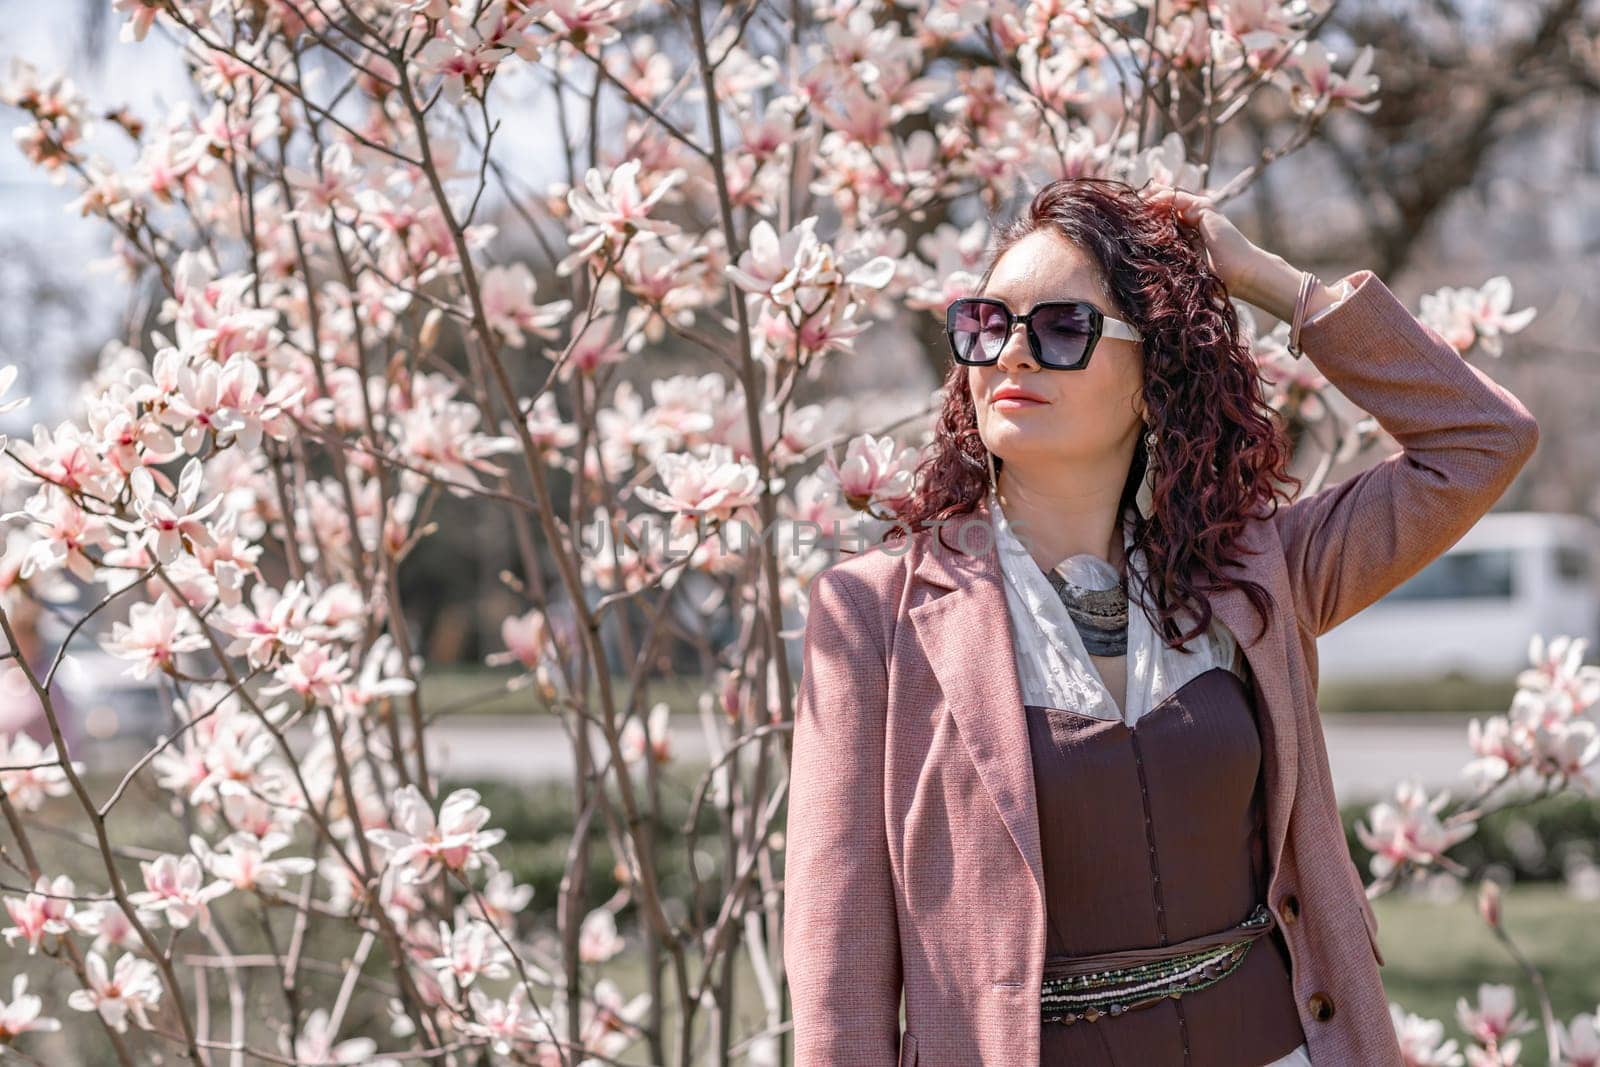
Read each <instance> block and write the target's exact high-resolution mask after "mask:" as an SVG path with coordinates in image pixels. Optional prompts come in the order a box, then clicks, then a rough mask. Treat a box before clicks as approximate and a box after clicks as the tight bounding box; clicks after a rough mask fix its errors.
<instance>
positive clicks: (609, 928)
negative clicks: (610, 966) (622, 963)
mask: <svg viewBox="0 0 1600 1067" xmlns="http://www.w3.org/2000/svg"><path fill="white" fill-rule="evenodd" d="M626 947H627V943H626V942H625V941H623V939H622V937H621V935H620V934H618V933H617V916H616V914H615V913H614V912H613V911H612V910H611V909H610V908H596V909H594V910H593V911H591V912H590V913H589V914H588V915H585V916H584V917H583V924H582V925H581V926H580V927H579V928H578V958H579V959H580V960H582V961H583V962H585V963H604V962H605V961H606V960H609V959H611V958H612V957H613V956H615V955H616V954H617V953H619V952H621V951H622V950H623V949H624V948H626Z"/></svg>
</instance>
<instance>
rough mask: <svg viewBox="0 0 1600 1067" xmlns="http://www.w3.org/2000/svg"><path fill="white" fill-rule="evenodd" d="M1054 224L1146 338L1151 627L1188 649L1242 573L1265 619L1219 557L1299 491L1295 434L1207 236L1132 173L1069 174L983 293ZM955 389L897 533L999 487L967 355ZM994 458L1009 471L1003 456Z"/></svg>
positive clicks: (1144, 463)
mask: <svg viewBox="0 0 1600 1067" xmlns="http://www.w3.org/2000/svg"><path fill="white" fill-rule="evenodd" d="M1044 229H1049V230H1052V231H1054V232H1055V233H1057V234H1059V235H1060V236H1062V237H1065V238H1066V239H1067V240H1069V241H1071V242H1073V243H1074V244H1075V245H1077V246H1078V247H1079V248H1081V249H1083V250H1084V251H1085V252H1087V253H1088V254H1089V255H1090V256H1091V257H1093V259H1094V260H1095V262H1096V263H1097V264H1098V265H1099V267H1100V270H1101V272H1102V274H1103V275H1104V277H1105V279H1106V284H1107V287H1108V289H1109V290H1110V294H1111V297H1112V299H1113V300H1114V301H1115V302H1116V305H1117V308H1118V310H1119V312H1120V315H1121V317H1122V318H1123V319H1124V320H1126V321H1127V322H1128V323H1129V324H1131V325H1132V326H1133V327H1134V328H1135V329H1136V330H1138V331H1139V333H1140V335H1141V336H1142V337H1143V338H1144V340H1143V341H1142V342H1141V344H1142V346H1143V351H1144V388H1143V396H1144V404H1145V411H1146V413H1147V414H1146V418H1147V419H1148V420H1149V421H1150V423H1151V426H1152V428H1153V429H1154V431H1155V440H1156V446H1155V448H1154V450H1153V453H1152V452H1151V451H1150V450H1147V449H1146V447H1145V442H1144V435H1143V434H1141V435H1140V438H1139V443H1138V445H1137V446H1136V449H1135V455H1134V459H1133V463H1132V464H1131V465H1130V467H1129V470H1128V478H1127V481H1126V482H1125V483H1124V486H1123V492H1122V508H1123V511H1124V513H1125V514H1127V515H1128V517H1129V520H1130V521H1131V522H1132V523H1133V549H1134V550H1140V551H1142V552H1143V553H1144V558H1145V560H1146V562H1147V564H1148V570H1149V583H1148V589H1147V591H1148V593H1149V594H1150V595H1149V596H1145V597H1140V598H1138V599H1139V600H1140V601H1141V602H1143V603H1145V604H1146V615H1147V616H1149V617H1150V621H1151V624H1152V626H1154V628H1155V631H1156V632H1157V633H1158V634H1160V635H1161V636H1162V639H1163V640H1164V641H1165V642H1166V643H1167V644H1168V646H1170V647H1174V648H1177V649H1179V650H1181V651H1184V652H1188V651H1190V649H1188V648H1187V647H1185V645H1186V642H1188V641H1189V640H1190V639H1192V638H1194V637H1197V636H1199V635H1200V634H1202V633H1204V632H1205V630H1206V629H1207V628H1208V627H1209V626H1210V625H1211V605H1210V603H1209V602H1208V601H1207V600H1206V597H1205V596H1204V595H1203V594H1202V590H1218V589H1223V588H1228V587H1230V586H1233V585H1241V586H1243V587H1244V589H1245V593H1246V595H1247V596H1248V597H1249V599H1250V602H1251V603H1252V604H1253V605H1254V606H1255V608H1256V611H1257V612H1258V613H1259V614H1260V615H1261V620H1262V625H1263V627H1265V624H1266V616H1267V610H1268V607H1269V604H1270V601H1269V599H1268V594H1267V591H1266V590H1265V589H1264V588H1262V586H1261V585H1260V584H1259V583H1256V582H1251V581H1243V582H1234V581H1232V580H1230V579H1227V578H1225V577H1224V576H1223V575H1222V574H1221V572H1220V570H1219V568H1220V566H1221V565H1222V564H1223V563H1224V562H1232V561H1233V557H1232V556H1231V555H1230V549H1231V547H1232V545H1233V542H1234V539H1235V538H1236V537H1237V535H1238V533H1239V531H1240V530H1241V529H1242V528H1243V527H1244V524H1245V520H1246V518H1247V517H1248V516H1250V515H1252V514H1257V513H1260V511H1261V509H1263V508H1267V509H1274V508H1275V507H1276V504H1275V500H1277V499H1281V500H1283V501H1285V502H1287V501H1288V500H1290V499H1292V498H1293V493H1291V492H1290V490H1289V489H1288V488H1286V483H1288V484H1292V485H1293V487H1294V490H1293V491H1294V493H1297V492H1298V491H1299V489H1300V479H1298V478H1295V477H1293V476H1291V475H1290V474H1289V472H1288V466H1289V460H1290V458H1291V456H1292V452H1293V449H1292V446H1291V444H1290V442H1289V438H1288V435H1287V433H1286V431H1285V430H1284V428H1283V426H1282V425H1281V424H1280V423H1279V421H1278V420H1277V419H1276V418H1275V416H1274V412H1273V410H1272V408H1271V406H1270V405H1269V404H1268V403H1267V402H1266V399H1265V396H1264V394H1263V390H1262V380H1261V376H1260V372H1259V369H1258V367H1257V365H1256V361H1255V357H1254V356H1253V355H1252V354H1251V352H1250V346H1249V343H1248V342H1247V341H1246V340H1244V339H1243V338H1242V337H1241V334H1240V328H1239V321H1238V316H1237V314H1236V313H1235V309H1234V306H1233V304H1232V302H1231V301H1230V300H1229V299H1228V293H1227V289H1226V287H1225V286H1224V285H1223V283H1222V280H1221V279H1220V278H1219V277H1218V276H1217V275H1216V273H1215V272H1214V271H1212V270H1211V267H1210V264H1209V262H1208V261H1207V258H1206V253H1205V248H1204V244H1203V240H1202V238H1201V237H1200V236H1199V235H1198V234H1197V233H1195V232H1194V231H1193V230H1190V229H1189V228H1187V227H1184V226H1180V225H1179V223H1178V222H1177V219H1176V216H1175V214H1174V213H1173V211H1172V209H1171V208H1170V207H1169V206H1156V205H1151V204H1149V203H1147V202H1146V201H1145V200H1144V199H1143V198H1142V197H1141V196H1140V194H1139V190H1137V189H1135V188H1134V187H1133V186H1132V185H1129V184H1128V183H1127V182H1122V181H1117V180H1115V179H1110V178H1099V177H1077V178H1063V179H1060V180H1058V181H1053V182H1051V183H1050V184H1048V185H1046V186H1044V187H1043V188H1041V189H1040V190H1039V191H1038V192H1037V193H1036V194H1035V195H1034V197H1033V200H1032V202H1031V203H1030V204H1029V205H1028V208H1027V210H1026V211H1025V212H1023V213H1022V214H1021V215H1020V216H1019V217H1017V218H1016V219H1014V220H1012V221H1011V222H1010V223H1008V224H1007V225H1006V226H1005V227H1004V228H1003V229H1002V230H1001V231H1000V232H999V234H998V235H997V237H996V240H995V242H994V245H993V248H992V251H991V252H990V255H989V262H988V267H987V268H986V269H985V271H984V273H983V278H982V280H981V281H980V282H979V284H978V292H980V293H981V292H982V291H983V289H984V288H985V287H986V286H987V285H988V281H989V277H990V274H991V273H992V272H993V270H994V266H995V264H996V262H998V260H999V259H1000V257H1001V256H1002V255H1003V254H1004V253H1005V252H1006V250H1007V249H1009V248H1010V247H1011V246H1012V245H1014V244H1016V243H1017V242H1018V241H1019V240H1021V239H1022V238H1024V237H1026V236H1028V235H1029V234H1031V233H1034V232H1035V231H1038V230H1044ZM944 396H945V400H944V408H943V410H942V411H941V412H940V414H939V417H938V420H937V422H936V424H935V428H934V443H933V447H932V448H931V450H930V451H929V453H928V455H927V456H926V457H925V458H924V459H923V461H922V463H921V464H920V465H919V467H918V469H917V478H916V486H917V487H916V489H915V490H913V492H912V494H911V495H910V496H909V497H908V498H907V499H906V502H905V504H904V505H902V506H900V507H899V508H897V509H896V518H897V522H896V524H895V526H894V528H892V529H891V530H889V531H888V532H887V533H886V534H885V539H887V538H889V537H896V536H904V535H905V534H907V533H909V532H912V531H915V530H918V529H921V528H923V526H924V525H926V524H928V523H930V522H938V521H946V520H949V519H951V518H954V517H956V516H959V515H962V514H966V513H968V512H971V511H973V510H974V509H975V508H976V507H977V506H978V505H979V504H980V503H981V502H982V500H983V498H984V496H985V494H986V493H987V491H988V487H989V475H988V466H987V458H986V456H985V451H986V450H985V448H984V444H983V441H982V439H981V438H980V437H979V436H978V421H977V411H976V408H975V407H974V405H973V400H972V392H971V390H970V389H969V388H968V385H967V368H966V367H965V366H963V365H962V364H959V363H957V362H955V360H954V359H952V360H951V361H950V370H949V373H948V374H946V376H945V380H944ZM994 460H995V469H996V471H997V472H998V471H999V469H1000V467H1001V466H1002V465H1003V464H1002V461H1001V459H1000V457H999V456H996V457H994ZM1148 467H1153V469H1154V472H1155V473H1154V478H1153V485H1152V489H1153V494H1152V496H1153V507H1152V508H1151V514H1150V516H1149V518H1148V519H1147V518H1145V517H1144V516H1141V515H1140V514H1139V511H1138V508H1137V507H1136V506H1135V503H1134V501H1135V495H1136V493H1137V491H1138V488H1139V485H1140V483H1141V481H1142V480H1143V479H1144V476H1145V471H1146V469H1147V468H1148ZM1266 513H1267V514H1270V513H1271V512H1270V510H1268V511H1267V512H1266ZM1131 597H1132V590H1130V598H1131ZM1151 607H1153V608H1154V611H1155V614H1154V615H1151V614H1150V608H1151ZM1185 608H1186V609H1187V610H1188V612H1189V613H1190V614H1192V615H1193V617H1194V618H1196V619H1198V620H1199V622H1198V624H1197V626H1196V628H1194V629H1192V630H1189V631H1187V632H1183V631H1181V630H1180V627H1179V623H1178V614H1179V612H1180V610H1183V609H1185Z"/></svg>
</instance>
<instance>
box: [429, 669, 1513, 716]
mask: <svg viewBox="0 0 1600 1067" xmlns="http://www.w3.org/2000/svg"><path fill="white" fill-rule="evenodd" d="M512 676H513V671H512V670H511V669H510V668H498V669H493V668H488V667H483V666H479V665H476V664H466V663H464V664H457V665H454V666H448V667H434V668H431V669H430V670H429V671H428V673H427V675H426V677H424V678H423V680H422V701H423V703H422V706H423V710H424V711H426V712H427V713H428V714H429V715H435V714H440V713H443V714H445V715H528V714H536V715H537V714H543V713H544V712H543V709H542V708H540V707H539V704H538V701H537V700H536V699H535V698H534V697H533V695H532V694H531V693H529V692H528V691H527V690H515V691H511V692H508V691H507V690H506V688H505V685H506V681H507V679H509V678H511V677H512ZM612 685H613V686H614V687H615V689H616V692H617V695H618V699H619V700H620V699H623V698H625V697H626V694H627V685H628V680H627V678H626V677H623V676H617V677H614V678H613V679H612ZM700 689H701V686H700V684H699V683H698V682H697V681H695V680H694V679H686V678H682V677H672V678H657V679H653V680H651V682H650V690H649V693H650V702H651V703H654V702H655V701H657V700H665V701H666V702H667V703H668V704H670V705H671V707H672V711H673V713H674V714H689V713H692V712H693V711H694V710H695V700H696V699H697V698H698V697H699V694H700ZM1515 692H1516V685H1515V684H1514V683H1513V682H1512V681H1510V680H1509V679H1508V680H1506V681H1505V682H1503V683H1488V682H1475V681H1467V680H1464V679H1454V680H1443V681H1437V682H1428V683H1405V684H1395V683H1382V684H1378V683H1370V684H1369V683H1355V684H1351V683H1346V684H1343V685H1331V684H1330V685H1324V686H1321V687H1320V688H1319V689H1318V691H1317V707H1318V708H1319V710H1321V711H1323V712H1325V713H1330V714H1338V713H1349V712H1364V711H1376V712H1395V711H1414V712H1445V713H1449V712H1455V713H1459V714H1467V713H1476V714H1500V713H1503V712H1504V711H1505V710H1506V709H1507V708H1508V707H1510V706H1511V697H1512V695H1513V694H1514V693H1515Z"/></svg>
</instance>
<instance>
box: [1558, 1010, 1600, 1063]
mask: <svg viewBox="0 0 1600 1067" xmlns="http://www.w3.org/2000/svg"><path fill="white" fill-rule="evenodd" d="M1556 1037H1557V1040H1558V1042H1559V1044H1560V1047H1561V1067H1600V1009H1596V1011H1594V1012H1581V1013H1579V1014H1577V1015H1574V1016H1573V1017H1572V1022H1571V1024H1570V1025H1567V1026H1563V1025H1562V1024H1561V1023H1560V1022H1557V1023H1556Z"/></svg>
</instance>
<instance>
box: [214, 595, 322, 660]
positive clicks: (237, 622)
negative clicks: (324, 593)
mask: <svg viewBox="0 0 1600 1067" xmlns="http://www.w3.org/2000/svg"><path fill="white" fill-rule="evenodd" d="M310 608H311V601H310V598H309V597H308V596H306V593H305V585H304V583H302V582H298V581H295V582H290V583H288V584H287V585H285V586H284V587H283V589H282V590H281V591H280V590H279V589H278V588H276V587H275V586H272V585H270V584H268V583H266V582H257V583H256V585H255V588H253V589H252V590H251V591H250V606H249V607H248V608H247V607H245V606H244V605H242V604H241V605H239V606H237V607H234V608H228V609H224V610H222V611H220V612H218V613H217V625H218V627H219V628H220V629H222V630H225V631H227V632H228V633H230V634H232V635H233V640H232V641H231V642H229V644H228V647H227V650H226V651H227V653H228V655H230V656H239V655H242V656H244V657H245V658H246V659H247V661H248V662H249V664H250V666H252V667H263V666H265V665H267V664H269V663H271V662H272V661H273V660H275V659H277V658H278V657H279V656H280V655H283V654H284V653H285V652H288V651H290V650H293V649H295V648H298V647H299V646H300V644H301V642H302V641H303V640H304V637H305V630H306V626H307V623H308V618H307V615H308V613H309V611H310Z"/></svg>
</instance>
